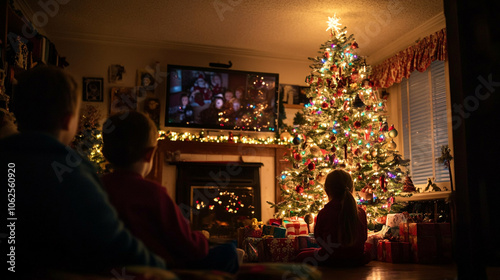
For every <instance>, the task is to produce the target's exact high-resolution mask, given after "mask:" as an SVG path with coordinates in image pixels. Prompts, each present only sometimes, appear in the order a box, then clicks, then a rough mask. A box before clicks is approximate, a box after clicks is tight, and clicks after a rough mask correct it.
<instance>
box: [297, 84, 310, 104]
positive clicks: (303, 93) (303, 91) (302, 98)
mask: <svg viewBox="0 0 500 280" xmlns="http://www.w3.org/2000/svg"><path fill="white" fill-rule="evenodd" d="M309 89H310V87H299V104H300V105H304V104H307V103H309V98H308V97H307V91H308V90H309Z"/></svg>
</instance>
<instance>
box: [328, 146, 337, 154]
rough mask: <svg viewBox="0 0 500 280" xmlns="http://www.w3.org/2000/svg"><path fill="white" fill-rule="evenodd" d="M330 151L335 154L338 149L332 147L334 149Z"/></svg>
mask: <svg viewBox="0 0 500 280" xmlns="http://www.w3.org/2000/svg"><path fill="white" fill-rule="evenodd" d="M330 151H332V153H335V152H336V151H337V148H335V145H334V146H332V148H331V149H330Z"/></svg>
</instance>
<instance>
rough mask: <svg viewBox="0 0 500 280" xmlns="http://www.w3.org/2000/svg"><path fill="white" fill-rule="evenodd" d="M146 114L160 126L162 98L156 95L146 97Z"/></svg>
mask: <svg viewBox="0 0 500 280" xmlns="http://www.w3.org/2000/svg"><path fill="white" fill-rule="evenodd" d="M144 114H146V116H148V117H149V118H150V119H151V120H153V122H154V123H155V124H156V127H158V128H159V127H160V99H158V98H155V97H150V98H146V100H145V101H144Z"/></svg>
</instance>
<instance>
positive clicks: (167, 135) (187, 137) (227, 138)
mask: <svg viewBox="0 0 500 280" xmlns="http://www.w3.org/2000/svg"><path fill="white" fill-rule="evenodd" d="M158 133H159V138H158V140H164V139H168V140H170V141H193V142H206V143H238V144H255V145H271V144H273V145H288V144H290V143H291V141H292V138H291V137H290V138H286V137H284V138H282V139H280V138H276V137H251V136H246V135H242V134H239V135H237V136H236V135H233V133H232V132H229V134H228V135H223V134H219V135H217V136H213V135H205V132H204V131H201V132H200V134H193V133H189V132H181V133H179V132H173V131H167V132H165V131H164V130H160V131H158Z"/></svg>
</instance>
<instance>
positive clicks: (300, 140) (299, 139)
mask: <svg viewBox="0 0 500 280" xmlns="http://www.w3.org/2000/svg"><path fill="white" fill-rule="evenodd" d="M300 143H302V138H301V137H299V136H295V137H294V138H293V144H295V145H299V144H300Z"/></svg>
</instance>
